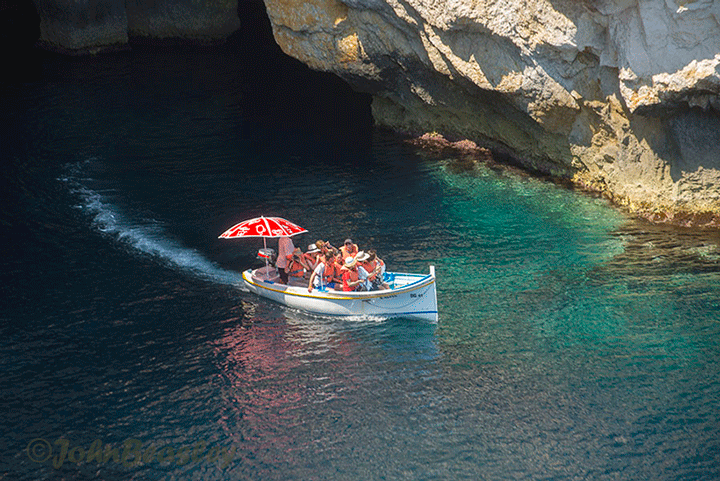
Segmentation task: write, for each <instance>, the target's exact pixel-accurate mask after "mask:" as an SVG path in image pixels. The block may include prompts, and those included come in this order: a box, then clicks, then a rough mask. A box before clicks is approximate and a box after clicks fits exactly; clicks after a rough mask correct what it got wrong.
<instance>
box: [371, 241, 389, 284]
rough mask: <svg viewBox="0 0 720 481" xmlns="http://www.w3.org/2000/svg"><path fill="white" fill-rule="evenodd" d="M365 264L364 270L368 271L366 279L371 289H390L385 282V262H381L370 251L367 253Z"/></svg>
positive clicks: (373, 252) (374, 253) (375, 254)
mask: <svg viewBox="0 0 720 481" xmlns="http://www.w3.org/2000/svg"><path fill="white" fill-rule="evenodd" d="M366 264H367V268H366V270H367V269H370V270H368V272H370V276H369V277H368V279H369V280H370V282H371V284H372V289H373V290H378V289H390V286H389V285H388V284H387V283H386V282H385V262H383V260H382V259H380V258H379V257H378V256H377V253H376V252H375V251H374V250H372V249H370V250H369V251H368V259H367V261H366Z"/></svg>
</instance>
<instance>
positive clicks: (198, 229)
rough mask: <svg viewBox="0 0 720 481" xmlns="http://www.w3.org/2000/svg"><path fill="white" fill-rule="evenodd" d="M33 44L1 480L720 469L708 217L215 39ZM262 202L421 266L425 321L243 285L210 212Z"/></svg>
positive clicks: (10, 124)
mask: <svg viewBox="0 0 720 481" xmlns="http://www.w3.org/2000/svg"><path fill="white" fill-rule="evenodd" d="M240 43H242V42H240ZM36 62H37V63H36V64H35V67H36V72H35V73H34V74H33V75H31V76H29V77H28V78H18V79H15V80H13V81H12V82H10V83H9V84H6V85H4V86H3V91H2V93H1V94H0V99H1V100H2V105H3V108H2V110H3V112H2V117H3V119H2V131H1V132H0V133H1V136H0V156H1V158H2V165H3V167H4V171H3V173H2V175H1V176H0V177H1V179H0V182H1V183H2V199H3V202H2V207H3V208H2V211H1V212H0V228H1V229H2V239H3V243H2V245H3V249H2V256H1V257H0V273H2V279H3V281H2V287H1V289H2V296H1V297H0V299H1V302H2V308H1V309H0V407H1V408H2V409H0V427H2V440H1V441H0V479H3V480H13V481H15V480H18V481H20V480H90V479H102V480H186V479H193V480H460V479H468V480H478V479H481V480H505V479H533V480H534V479H552V480H565V479H568V480H575V479H589V480H715V479H720V362H719V361H720V246H719V244H720V236H719V235H718V233H717V232H713V231H698V230H687V229H677V228H671V227H661V226H652V225H650V224H647V223H644V222H642V221H639V220H635V219H632V218H631V217H628V216H627V215H625V214H623V213H622V212H620V211H618V210H616V209H615V208H613V207H612V206H610V205H609V204H608V203H607V202H606V201H604V200H602V199H598V198H595V197H591V196H588V195H586V194H583V193H580V192H576V191H572V190H568V189H567V188H565V187H562V186H558V185H555V184H553V183H551V182H548V181H546V180H542V179H537V178H532V177H529V176H527V175H523V174H521V173H518V172H515V171H513V170H511V169H504V168H501V167H499V166H497V165H493V164H489V163H487V162H483V161H478V160H475V159H472V158H468V157H467V156H464V155H463V154H461V153H452V152H437V151H435V152H428V151H423V150H422V149H419V148H417V147H413V146H411V145H409V144H408V143H406V142H405V141H404V140H403V139H402V138H401V137H399V136H396V135H394V134H391V133H388V132H384V131H382V130H380V129H378V128H373V127H371V126H369V125H368V123H367V116H368V115H369V114H368V112H369V110H368V109H369V107H368V104H367V99H365V98H364V97H362V96H359V97H358V96H355V97H353V95H352V94H351V93H349V89H347V88H346V87H345V86H343V85H342V84H339V83H338V82H337V81H335V80H332V79H331V78H329V77H328V76H323V75H321V74H316V73H313V72H310V71H309V70H306V69H303V67H301V66H300V65H299V64H296V63H294V62H292V61H277V62H275V63H270V62H267V61H266V59H265V58H264V56H263V55H261V54H258V53H257V52H254V51H249V49H248V48H246V47H243V46H242V45H239V44H238V42H230V43H228V44H227V45H224V46H220V47H213V48H209V47H192V48H190V47H162V48H155V47H138V48H136V49H134V50H133V51H131V52H121V53H116V54H109V55H99V56H96V57H82V58H64V57H56V56H50V55H48V56H41V57H40V58H38V59H37V60H36ZM258 215H266V216H270V215H278V216H282V217H285V218H287V219H290V220H292V221H294V222H296V223H298V224H300V225H302V226H303V227H305V228H307V229H308V231H309V234H304V235H302V236H299V237H295V238H294V239H293V240H294V241H295V244H296V245H298V246H301V247H303V249H305V248H306V246H307V245H308V244H309V243H310V242H314V241H315V240H317V239H327V240H330V241H332V242H335V243H340V242H341V241H342V240H343V239H345V238H346V237H351V238H352V239H353V240H354V241H355V242H356V243H357V244H359V245H360V247H361V248H363V249H368V248H374V249H376V250H377V251H378V253H379V255H380V256H381V257H382V258H384V259H385V261H386V263H387V265H388V267H389V269H390V270H395V271H407V272H427V270H428V268H429V266H430V265H434V266H436V269H437V273H438V293H437V294H438V304H439V311H440V316H439V317H440V318H439V322H438V323H437V324H432V323H427V322H418V321H412V320H408V319H391V320H382V319H364V318H355V319H349V320H339V319H333V318H323V317H316V316H312V315H308V314H304V313H302V312H297V311H293V310H290V309H287V308H284V307H282V306H279V305H276V304H273V303H271V302H269V301H266V300H264V299H261V298H258V297H256V296H254V295H252V294H250V293H248V292H246V291H244V290H243V288H242V287H241V285H240V283H239V280H240V272H241V271H242V270H243V269H245V268H247V267H250V266H257V265H259V262H258V260H257V259H256V252H257V249H258V248H259V247H261V246H262V241H261V240H258V239H250V240H230V241H229V240H221V239H218V235H219V234H220V233H222V232H223V231H224V230H225V229H226V228H227V227H229V226H231V225H232V224H234V223H236V222H239V221H241V220H244V219H247V218H251V217H255V216H258ZM271 244H272V242H271Z"/></svg>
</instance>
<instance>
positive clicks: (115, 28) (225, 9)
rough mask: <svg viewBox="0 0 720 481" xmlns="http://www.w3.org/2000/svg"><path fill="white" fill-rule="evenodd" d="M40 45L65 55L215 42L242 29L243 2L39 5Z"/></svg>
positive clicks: (39, 1)
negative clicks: (148, 44) (147, 42)
mask: <svg viewBox="0 0 720 481" xmlns="http://www.w3.org/2000/svg"><path fill="white" fill-rule="evenodd" d="M35 4H36V7H37V11H38V13H39V15H40V39H39V42H40V44H41V45H42V46H44V47H45V48H48V49H50V50H56V51H60V52H63V53H87V52H96V51H100V50H106V49H108V48H115V47H122V46H124V45H126V44H127V43H128V41H129V40H130V38H143V39H183V40H194V41H213V40H217V39H222V38H225V37H227V36H228V35H230V34H231V33H233V32H234V31H235V30H237V29H238V27H239V26H240V21H239V19H238V2H237V0H199V1H184V0H158V1H153V2H147V1H145V0H95V1H91V2H87V1H78V0H35Z"/></svg>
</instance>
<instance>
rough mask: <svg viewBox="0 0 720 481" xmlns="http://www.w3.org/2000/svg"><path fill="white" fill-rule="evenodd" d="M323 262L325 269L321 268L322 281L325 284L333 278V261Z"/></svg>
mask: <svg viewBox="0 0 720 481" xmlns="http://www.w3.org/2000/svg"><path fill="white" fill-rule="evenodd" d="M323 264H325V269H324V270H323V276H322V281H323V283H324V284H326V285H327V284H330V283H331V282H333V281H334V279H335V263H334V262H325V261H323Z"/></svg>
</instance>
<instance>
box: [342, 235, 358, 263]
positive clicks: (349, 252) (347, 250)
mask: <svg viewBox="0 0 720 481" xmlns="http://www.w3.org/2000/svg"><path fill="white" fill-rule="evenodd" d="M358 251H359V249H358V246H357V244H353V241H352V239H345V242H344V243H343V246H342V247H341V248H340V252H342V255H343V259H347V258H348V257H355V256H356V255H357V254H358Z"/></svg>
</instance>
